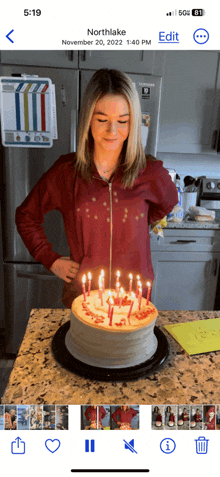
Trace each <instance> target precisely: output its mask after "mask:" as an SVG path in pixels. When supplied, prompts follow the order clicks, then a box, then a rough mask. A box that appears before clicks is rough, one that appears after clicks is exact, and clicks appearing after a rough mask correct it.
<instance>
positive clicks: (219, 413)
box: [216, 404, 220, 431]
mask: <svg viewBox="0 0 220 477" xmlns="http://www.w3.org/2000/svg"><path fill="white" fill-rule="evenodd" d="M216 429H217V430H218V431H219V430H220V405H219V404H218V405H217V406H216Z"/></svg>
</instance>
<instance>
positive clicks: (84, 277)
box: [82, 275, 86, 301]
mask: <svg viewBox="0 0 220 477" xmlns="http://www.w3.org/2000/svg"><path fill="white" fill-rule="evenodd" d="M85 283H86V275H83V277H82V289H83V300H84V301H86V287H85Z"/></svg>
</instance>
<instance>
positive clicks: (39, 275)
mask: <svg viewBox="0 0 220 477" xmlns="http://www.w3.org/2000/svg"><path fill="white" fill-rule="evenodd" d="M17 277H20V278H40V279H41V280H42V279H43V280H48V279H49V280H57V278H58V277H57V276H56V275H54V274H51V275H49V273H48V274H46V273H37V272H23V271H21V270H17Z"/></svg>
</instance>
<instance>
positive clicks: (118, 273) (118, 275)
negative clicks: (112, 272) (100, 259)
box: [116, 270, 120, 278]
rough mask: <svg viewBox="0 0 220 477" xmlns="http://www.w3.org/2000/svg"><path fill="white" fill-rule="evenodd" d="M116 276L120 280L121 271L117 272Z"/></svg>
mask: <svg viewBox="0 0 220 477" xmlns="http://www.w3.org/2000/svg"><path fill="white" fill-rule="evenodd" d="M116 275H117V277H118V278H119V277H120V272H119V270H118V271H117V273H116Z"/></svg>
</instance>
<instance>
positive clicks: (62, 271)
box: [16, 69, 178, 307]
mask: <svg viewBox="0 0 220 477" xmlns="http://www.w3.org/2000/svg"><path fill="white" fill-rule="evenodd" d="M177 201H178V198H177V192H176V188H175V186H174V184H173V183H172V181H171V179H170V177H169V175H168V173H167V171H166V170H165V169H164V168H163V164H162V162H161V161H157V160H155V158H153V157H152V156H147V157H146V156H145V154H144V151H143V147H142V143H141V111H140V103H139V99H138V94H137V91H136V89H135V87H134V85H133V83H132V81H131V79H130V78H129V77H128V76H127V75H126V74H124V73H121V72H120V71H117V70H108V69H101V70H98V71H96V73H95V74H94V75H93V77H92V78H91V80H90V82H89V84H88V86H87V89H86V92H85V95H84V100H83V104H82V108H81V119H80V124H79V143H78V149H77V153H76V154H75V153H71V154H68V155H66V156H61V157H60V159H59V160H58V161H57V162H55V164H54V165H53V166H52V167H51V168H50V169H49V171H48V172H46V173H45V174H44V175H43V176H42V178H41V179H40V181H39V182H38V183H37V185H36V186H35V187H34V189H33V190H32V192H31V193H30V194H29V196H28V197H27V198H26V200H25V201H24V202H23V204H21V206H20V207H18V209H17V212H16V224H17V228H18V232H19V233H20V235H21V237H22V239H23V241H24V243H25V245H26V246H27V248H28V250H29V252H30V253H31V254H32V255H33V257H34V258H35V260H36V261H37V262H41V263H42V264H43V265H44V266H45V267H46V268H47V269H48V270H51V271H52V272H53V273H54V274H55V275H57V276H58V277H60V278H62V279H63V280H64V284H65V286H64V292H63V302H64V304H65V305H66V306H67V307H71V303H72V301H73V299H74V298H75V297H76V296H77V295H79V294H81V293H82V287H81V285H82V276H83V274H84V273H87V272H89V271H90V272H91V273H92V286H91V288H93V289H97V287H98V275H99V274H100V270H101V269H104V272H105V283H106V287H110V286H111V283H112V282H113V285H114V281H113V279H114V276H115V274H116V271H117V270H121V271H122V272H123V273H122V274H121V276H122V279H121V278H120V283H121V286H124V288H125V289H127V288H128V275H129V273H132V274H134V276H135V277H136V274H138V275H140V279H141V281H142V283H143V296H146V289H145V288H144V286H145V284H146V280H150V281H151V282H152V281H153V279H154V274H153V269H152V264H151V255H150V238H149V224H150V223H153V222H155V221H156V220H159V219H162V218H163V217H164V216H165V215H167V214H168V213H169V212H170V211H171V210H172V208H173V207H174V205H175V204H176V203H177ZM52 209H56V210H59V211H60V212H61V214H62V216H63V220H64V225H65V231H66V236H67V240H68V244H69V248H70V257H62V256H60V255H59V254H58V253H56V251H53V250H52V246H51V244H50V243H49V242H48V240H47V238H46V236H45V234H44V230H43V227H42V223H43V220H44V214H46V213H47V212H48V211H49V210H52ZM123 280H124V282H123Z"/></svg>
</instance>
